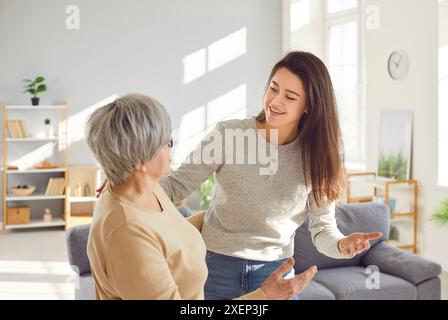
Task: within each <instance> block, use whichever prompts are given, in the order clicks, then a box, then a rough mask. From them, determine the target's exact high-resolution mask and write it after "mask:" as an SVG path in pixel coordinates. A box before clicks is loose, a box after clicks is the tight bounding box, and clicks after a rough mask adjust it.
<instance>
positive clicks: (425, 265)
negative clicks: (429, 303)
mask: <svg viewBox="0 0 448 320" xmlns="http://www.w3.org/2000/svg"><path fill="white" fill-rule="evenodd" d="M361 264H362V265H363V266H365V267H367V266H369V265H375V266H378V268H379V270H380V272H384V273H387V274H390V275H394V276H397V277H400V278H403V279H405V280H407V281H409V282H411V283H413V284H414V285H418V284H420V283H422V282H423V281H426V280H428V279H431V278H434V277H438V276H439V275H440V274H441V273H442V267H441V266H440V265H439V264H437V263H435V262H432V261H429V260H427V259H424V258H422V257H419V256H417V255H415V254H412V253H410V252H407V251H404V250H401V249H398V248H395V247H393V246H391V245H388V244H386V243H384V242H381V243H378V244H377V245H375V246H374V247H372V248H371V249H370V250H369V251H368V252H367V254H366V255H365V256H364V257H363V259H362V260H361Z"/></svg>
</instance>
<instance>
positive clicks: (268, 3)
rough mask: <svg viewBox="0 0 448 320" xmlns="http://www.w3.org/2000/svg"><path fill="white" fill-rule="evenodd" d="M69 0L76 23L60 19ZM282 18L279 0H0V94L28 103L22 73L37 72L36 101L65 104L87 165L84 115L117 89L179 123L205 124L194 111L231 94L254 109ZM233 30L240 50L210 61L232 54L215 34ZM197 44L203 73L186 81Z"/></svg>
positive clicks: (75, 153)
mask: <svg viewBox="0 0 448 320" xmlns="http://www.w3.org/2000/svg"><path fill="white" fill-rule="evenodd" d="M69 4H74V5H77V6H78V7H79V9H80V14H81V15H80V18H81V19H80V22H81V25H80V27H81V28H80V30H77V31H71V30H68V29H67V28H66V27H65V20H66V13H65V10H66V6H67V5H69ZM281 18H282V16H281V1H272V0H245V1H240V0H226V1H221V0H189V1H184V0H169V1H160V0H145V1H142V0H135V1H134V0H133V1H119V0H113V1H106V0H95V1H90V0H70V1H69V0H62V1H53V0H39V1H29V0H14V1H13V0H0V39H1V41H0V103H1V104H2V103H3V102H8V103H9V104H29V96H28V95H25V94H22V79H24V78H29V77H34V76H37V75H44V76H45V77H46V78H47V84H48V86H49V90H48V92H46V93H44V94H42V96H41V103H42V104H55V103H60V102H61V101H64V100H66V101H68V102H69V103H70V111H69V116H70V121H69V125H70V129H69V130H70V136H71V140H72V144H71V146H70V148H69V162H70V164H71V165H80V164H90V163H93V162H94V159H93V157H92V155H91V154H90V152H89V150H88V148H87V145H86V143H85V141H84V139H82V138H83V123H84V122H83V121H84V120H85V118H86V116H87V115H88V114H89V113H90V112H92V110H93V109H94V108H95V106H96V105H97V104H98V103H101V101H103V99H105V98H108V97H110V96H112V95H115V94H116V95H123V94H126V93H130V92H140V93H143V94H147V95H151V96H153V97H156V98H157V99H159V100H160V101H161V102H162V103H163V104H164V105H165V107H166V108H167V109H168V111H169V113H170V114H171V116H172V120H173V129H175V130H177V132H179V129H181V130H180V131H183V132H187V133H188V131H189V130H188V128H189V127H191V126H193V127H194V129H197V128H200V127H201V126H204V121H203V120H201V118H200V115H204V114H205V117H206V116H207V115H208V116H209V117H216V118H219V117H221V115H223V114H224V115H226V112H228V111H227V110H231V108H232V107H233V106H234V105H233V102H232V101H233V100H235V99H239V101H237V102H236V104H240V106H239V107H241V108H244V109H245V110H244V112H245V113H246V114H248V115H249V114H255V113H257V112H258V111H259V110H260V109H261V107H262V98H263V91H264V86H265V83H266V79H267V76H268V74H269V71H270V69H271V68H272V66H273V65H274V63H275V62H276V61H277V60H278V59H279V58H280V57H281V54H282V49H281ZM235 32H240V33H238V34H239V35H242V36H243V38H244V37H245V41H244V43H243V44H242V46H241V47H240V48H239V49H240V53H241V54H239V55H238V57H236V58H235V59H231V61H229V62H228V63H226V64H224V65H222V66H220V67H217V68H214V67H210V68H207V64H208V63H209V64H212V63H213V60H212V58H218V60H219V58H220V57H221V58H222V55H223V54H224V55H226V54H227V55H230V56H231V55H232V54H233V53H235V50H237V49H236V48H235V46H234V45H232V44H230V45H229V44H228V45H225V46H224V48H218V47H219V43H217V42H218V41H220V40H223V39H224V40H225V39H229V38H227V37H228V36H230V35H232V34H234V33H235ZM239 39H241V37H239ZM240 44H241V43H240ZM240 44H238V45H240ZM213 48H215V49H216V48H218V49H217V50H215V51H213V50H214V49H213ZM201 50H202V51H201ZM197 52H199V57H201V52H203V53H205V55H204V56H203V59H202V58H200V59H199V65H198V67H199V69H200V68H201V67H204V69H205V74H204V75H202V76H201V77H199V78H197V79H195V80H194V81H191V82H188V83H184V63H183V59H184V58H185V57H187V56H189V55H191V54H192V53H197ZM207 54H208V57H207ZM212 54H214V55H215V57H213V56H212ZM224 58H225V57H224ZM215 61H216V60H215ZM234 89H237V90H234ZM217 99H218V100H217ZM232 99H233V100H232ZM213 108H214V109H213ZM211 109H213V110H211ZM211 113H213V115H212V114H211ZM196 114H198V115H199V116H197V117H196V116H195V115H196ZM188 115H190V118H188ZM191 115H193V116H191ZM194 121H198V122H199V123H198V124H196V123H193V122H194ZM201 121H202V123H201ZM181 126H184V127H186V128H187V129H185V128H183V129H182V128H181Z"/></svg>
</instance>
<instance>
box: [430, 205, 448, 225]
mask: <svg viewBox="0 0 448 320" xmlns="http://www.w3.org/2000/svg"><path fill="white" fill-rule="evenodd" d="M431 220H433V221H435V222H437V223H439V224H441V225H448V199H446V200H445V201H443V202H442V203H441V204H440V206H439V207H438V208H437V209H436V211H434V213H433V214H432V219H431Z"/></svg>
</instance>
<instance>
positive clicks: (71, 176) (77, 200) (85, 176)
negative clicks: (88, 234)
mask: <svg viewBox="0 0 448 320" xmlns="http://www.w3.org/2000/svg"><path fill="white" fill-rule="evenodd" d="M101 172H102V171H101V168H100V167H99V166H95V165H93V166H71V167H68V169H67V183H68V186H67V195H68V197H67V207H66V210H65V211H66V212H67V224H68V227H74V226H77V225H81V224H88V223H91V222H92V217H93V210H94V209H95V205H96V202H97V200H98V199H97V198H96V189H98V188H99V187H100V185H101V183H102V177H101ZM78 183H79V184H80V185H81V186H82V187H83V189H84V187H85V185H86V183H88V184H89V186H90V194H87V195H85V194H84V195H82V196H79V195H77V194H76V192H75V189H76V187H77V184H78Z"/></svg>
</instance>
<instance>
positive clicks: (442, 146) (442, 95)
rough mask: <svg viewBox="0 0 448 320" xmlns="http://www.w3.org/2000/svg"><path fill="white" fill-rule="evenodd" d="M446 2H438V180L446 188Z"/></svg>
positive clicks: (447, 167)
mask: <svg viewBox="0 0 448 320" xmlns="http://www.w3.org/2000/svg"><path fill="white" fill-rule="evenodd" d="M447 119H448V1H439V177H438V178H439V179H438V184H439V186H442V187H448V166H447V163H448V126H447V125H446V122H447Z"/></svg>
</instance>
